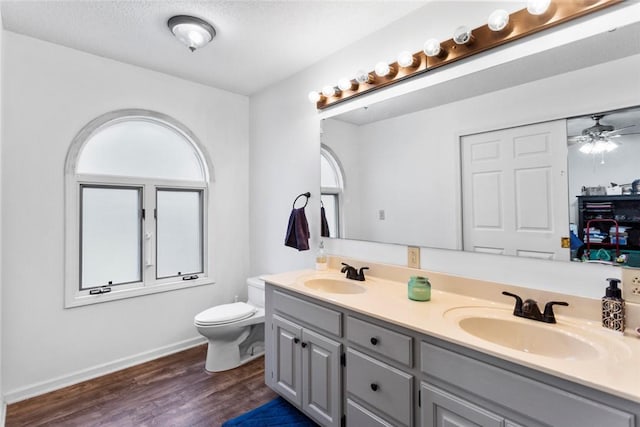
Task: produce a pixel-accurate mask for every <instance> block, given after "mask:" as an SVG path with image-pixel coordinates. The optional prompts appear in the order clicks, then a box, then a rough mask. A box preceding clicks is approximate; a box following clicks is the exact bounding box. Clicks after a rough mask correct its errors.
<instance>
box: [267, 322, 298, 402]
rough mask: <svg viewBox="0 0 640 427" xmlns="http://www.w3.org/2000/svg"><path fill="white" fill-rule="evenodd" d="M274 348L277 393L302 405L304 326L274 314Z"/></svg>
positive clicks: (274, 375) (273, 369)
mask: <svg viewBox="0 0 640 427" xmlns="http://www.w3.org/2000/svg"><path fill="white" fill-rule="evenodd" d="M272 324H273V328H274V331H273V332H274V333H273V340H274V341H275V342H274V343H273V349H274V353H275V357H274V361H273V364H274V365H275V366H273V367H272V372H273V377H274V378H273V380H274V381H273V382H274V389H275V391H276V392H277V393H279V394H281V395H282V396H284V397H286V398H288V399H289V400H290V401H291V402H295V403H296V404H298V406H301V405H302V376H301V375H300V373H301V366H300V363H301V357H302V353H301V345H300V344H301V340H300V338H301V336H302V327H300V326H298V325H296V324H295V323H293V322H290V321H288V320H286V319H283V318H282V317H280V316H278V315H274V316H273V322H272Z"/></svg>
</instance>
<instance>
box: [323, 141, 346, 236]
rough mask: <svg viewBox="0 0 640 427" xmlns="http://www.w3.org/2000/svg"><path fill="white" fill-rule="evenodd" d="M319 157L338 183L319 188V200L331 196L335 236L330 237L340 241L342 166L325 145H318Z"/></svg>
mask: <svg viewBox="0 0 640 427" xmlns="http://www.w3.org/2000/svg"><path fill="white" fill-rule="evenodd" d="M320 156H321V157H324V158H325V159H327V162H328V163H329V166H331V168H332V169H333V172H334V174H335V176H336V180H337V181H338V186H337V187H320V198H321V199H322V196H331V197H334V198H335V204H334V205H335V219H336V227H335V228H336V229H335V231H334V234H335V236H331V237H330V238H332V239H334V238H335V239H340V238H342V236H343V235H344V225H343V224H344V221H343V220H344V218H343V214H344V191H345V177H344V171H343V168H342V164H341V163H340V161H339V160H338V157H337V155H336V154H335V152H334V151H333V150H332V149H331V148H329V147H328V146H326V145H325V144H321V145H320Z"/></svg>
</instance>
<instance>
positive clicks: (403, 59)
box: [398, 50, 415, 68]
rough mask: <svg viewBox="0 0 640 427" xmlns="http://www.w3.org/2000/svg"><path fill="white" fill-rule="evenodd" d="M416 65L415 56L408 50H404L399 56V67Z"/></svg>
mask: <svg viewBox="0 0 640 427" xmlns="http://www.w3.org/2000/svg"><path fill="white" fill-rule="evenodd" d="M414 63H415V58H414V57H413V54H412V53H411V52H409V51H408V50H403V51H402V52H400V53H399V54H398V65H399V66H401V67H405V68H406V67H411V66H413V64H414Z"/></svg>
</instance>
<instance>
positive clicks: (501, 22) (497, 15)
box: [487, 9, 509, 31]
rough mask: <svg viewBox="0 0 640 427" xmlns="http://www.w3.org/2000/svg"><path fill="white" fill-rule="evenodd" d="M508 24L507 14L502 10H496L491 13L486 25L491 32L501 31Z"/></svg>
mask: <svg viewBox="0 0 640 427" xmlns="http://www.w3.org/2000/svg"><path fill="white" fill-rule="evenodd" d="M508 23H509V12H507V11H506V10H504V9H497V10H494V11H493V12H491V15H489V19H487V25H488V26H489V29H491V31H502V30H504V28H505V27H506V26H507V24H508Z"/></svg>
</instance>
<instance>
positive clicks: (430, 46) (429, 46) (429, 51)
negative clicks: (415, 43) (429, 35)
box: [422, 39, 442, 56]
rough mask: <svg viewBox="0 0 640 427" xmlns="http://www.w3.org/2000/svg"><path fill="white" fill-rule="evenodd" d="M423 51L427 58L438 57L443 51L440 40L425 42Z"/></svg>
mask: <svg viewBox="0 0 640 427" xmlns="http://www.w3.org/2000/svg"><path fill="white" fill-rule="evenodd" d="M422 50H423V51H424V54H425V55H427V56H438V55H440V52H441V50H442V49H440V42H439V41H438V39H429V40H427V41H426V42H424V46H423V48H422Z"/></svg>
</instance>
